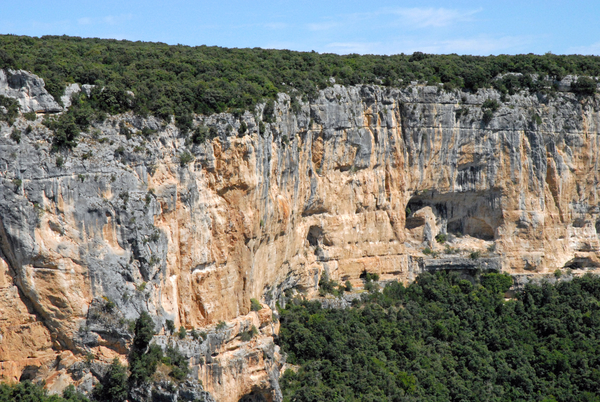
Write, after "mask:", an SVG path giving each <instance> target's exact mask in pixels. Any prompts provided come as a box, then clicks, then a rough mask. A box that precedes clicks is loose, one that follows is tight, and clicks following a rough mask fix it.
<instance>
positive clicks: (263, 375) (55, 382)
mask: <svg viewBox="0 0 600 402" xmlns="http://www.w3.org/2000/svg"><path fill="white" fill-rule="evenodd" d="M15 77H16V78H15ZM17 78H18V79H17ZM563 87H564V85H563ZM78 90H79V86H73V85H71V86H70V87H69V93H73V92H77V91H78ZM0 94H1V95H5V96H8V97H13V98H15V99H17V100H18V101H19V105H20V108H21V111H22V112H29V111H35V112H37V113H38V116H37V119H36V120H35V121H27V120H26V119H25V118H24V117H20V118H18V119H17V120H16V121H15V123H14V125H13V126H9V125H8V124H7V123H6V122H4V123H2V124H1V126H0V127H1V128H0V250H1V253H0V314H1V316H0V377H1V378H2V379H3V380H18V379H26V378H32V379H41V378H45V379H46V380H47V384H48V386H49V387H50V388H51V389H52V390H56V391H59V390H60V389H62V388H64V387H65V386H66V385H68V384H69V383H72V382H74V383H75V384H77V385H78V386H79V387H80V388H81V389H89V388H90V387H91V386H92V384H93V383H94V382H95V381H96V380H95V377H94V376H95V375H97V373H96V374H95V373H94V370H93V369H90V368H85V369H82V368H81V361H82V359H83V357H84V356H85V354H87V353H93V354H94V355H95V356H96V357H97V359H98V361H99V362H105V363H106V362H108V361H110V359H111V358H113V357H114V356H123V355H124V354H125V353H126V351H127V346H128V342H129V341H130V339H131V334H130V333H129V331H128V320H133V319H135V318H136V317H137V316H138V315H139V314H140V312H141V311H148V312H150V314H151V315H152V316H153V317H154V318H155V322H156V328H157V331H160V333H161V334H162V335H159V336H157V340H156V341H157V342H158V343H159V344H161V345H164V346H166V345H168V344H169V343H177V344H178V345H179V346H180V348H181V349H182V351H183V352H184V354H186V356H187V357H188V358H190V359H191V363H192V366H193V368H194V370H193V376H192V377H194V378H196V379H200V380H202V382H203V384H204V388H205V389H206V390H208V391H209V392H210V393H211V394H212V395H213V397H214V398H215V399H216V400H218V401H237V400H239V399H240V398H243V397H245V398H246V399H247V400H251V398H255V399H256V398H265V399H267V400H278V399H280V393H279V392H278V385H277V377H278V372H279V371H278V370H280V368H281V365H282V364H283V360H284V359H283V358H282V356H281V355H280V353H279V351H278V347H277V346H275V345H274V344H273V337H272V336H273V334H274V333H276V332H277V330H278V326H277V323H276V321H273V320H272V317H271V316H272V312H271V309H270V308H269V307H267V306H270V307H271V308H274V307H275V303H276V302H277V301H280V302H281V303H283V302H284V292H289V290H288V289H290V290H291V291H292V292H304V293H305V294H306V295H307V296H308V297H311V296H313V295H315V294H316V292H317V290H318V282H319V279H320V278H321V276H322V275H323V274H324V272H327V274H328V276H329V277H330V278H332V279H335V280H339V281H346V280H349V281H350V282H352V283H353V284H354V286H355V287H360V286H361V284H362V281H361V275H362V274H363V273H364V272H369V273H378V274H379V275H380V278H381V279H382V280H391V279H397V280H400V281H404V282H407V281H410V280H412V279H413V278H414V277H415V276H416V275H417V274H419V273H420V272H422V271H423V270H427V269H478V268H479V269H495V270H502V271H504V272H508V273H511V274H515V275H543V274H548V273H553V272H554V271H555V270H556V269H558V268H570V269H573V270H576V271H577V272H579V271H581V272H583V271H587V270H597V269H598V267H599V266H600V260H599V259H598V251H599V246H600V244H599V240H598V230H600V207H599V199H598V195H599V193H598V181H599V173H598V155H599V146H600V142H599V136H598V132H599V129H598V125H599V121H600V113H599V111H598V110H599V105H600V104H599V102H600V98H598V97H597V96H595V97H578V96H576V95H574V94H573V93H569V92H558V93H554V94H548V95H544V94H528V93H526V92H522V93H521V94H517V95H512V96H505V97H501V95H500V94H499V93H498V92H496V91H493V90H479V91H478V92H477V93H476V94H472V93H465V92H460V91H454V92H445V91H444V90H442V88H439V87H435V86H419V85H411V86H409V87H407V88H405V89H391V88H385V87H377V86H355V87H341V86H337V85H336V86H334V87H331V88H327V89H325V90H322V91H320V93H319V97H318V98H317V99H315V100H312V101H306V102H301V103H300V107H299V108H298V107H297V106H296V103H295V102H291V100H290V97H289V96H288V95H285V94H280V95H279V98H278V101H277V102H276V103H275V113H274V115H273V116H263V115H262V114H263V107H262V106H258V107H257V109H256V110H255V112H254V113H250V112H246V113H245V114H243V115H242V116H233V115H231V114H226V113H224V114H217V115H212V116H196V117H195V122H194V124H195V125H197V126H204V127H207V128H210V129H211V131H212V133H214V134H217V136H216V138H214V139H212V140H209V141H207V142H205V143H202V144H194V143H193V142H192V141H190V140H189V135H182V134H181V133H180V132H179V130H178V129H177V128H176V126H175V125H174V124H172V123H171V122H163V121H160V120H158V119H156V118H154V117H152V116H150V117H147V118H142V117H139V116H134V115H131V114H123V115H118V116H110V117H108V118H107V119H106V120H105V121H103V122H102V123H96V124H94V126H93V127H92V128H91V129H90V132H89V133H86V134H84V135H82V137H81V138H80V141H79V145H78V146H77V147H76V148H74V149H73V150H72V151H66V150H61V151H57V152H53V151H52V150H51V141H52V133H51V132H50V131H49V130H48V129H47V128H46V127H45V126H43V125H42V124H41V122H42V119H43V116H44V115H48V114H51V113H56V112H60V111H61V110H63V108H62V107H61V106H60V105H59V104H58V103H56V101H55V100H54V99H52V97H51V96H50V95H49V94H48V93H47V92H46V91H45V89H44V88H43V80H41V79H40V78H38V77H36V76H34V75H32V74H29V73H27V72H24V71H19V72H14V71H11V72H0ZM489 100H495V101H497V102H498V105H499V107H498V108H497V110H495V111H491V110H490V111H489V112H486V110H487V109H486V103H484V102H486V101H489ZM64 104H66V105H67V106H68V104H69V103H68V102H64ZM488 104H489V102H488ZM292 105H294V106H292ZM482 106H483V107H482ZM242 123H244V124H242ZM28 126H30V128H29V129H27V127H28ZM123 127H125V128H126V129H127V130H124V129H123ZM144 128H146V129H147V130H145V134H142V130H143V129H144ZM244 128H245V129H246V130H245V131H244ZM14 129H18V130H21V131H22V135H21V138H20V140H19V142H16V141H15V140H14V139H13V138H12V137H11V133H12V132H13V130H14ZM148 129H150V130H154V131H149V130H148ZM124 132H125V133H131V134H128V135H123V133H124ZM148 133H149V134H148ZM436 236H437V239H438V240H436ZM444 241H445V242H444ZM250 298H257V299H260V300H261V301H262V302H263V303H264V308H263V309H262V310H260V311H258V312H251V311H250ZM108 303H112V304H114V308H111V309H107V308H105V307H106V305H107V304H108ZM109 310H110V311H109ZM166 320H173V321H174V322H175V325H176V327H177V328H179V326H184V327H186V328H187V329H188V330H189V329H192V328H197V329H199V330H200V329H203V330H204V331H206V332H208V336H207V338H206V340H200V341H193V340H192V339H191V338H189V337H188V338H186V339H185V340H183V341H181V340H178V339H177V338H176V337H172V336H167V335H165V332H164V329H163V328H164V325H165V322H166ZM219 321H224V322H225V323H226V325H227V326H226V329H223V328H221V329H220V330H217V329H215V325H216V324H217V323H218V322H219ZM252 325H254V326H255V327H256V328H257V329H258V335H257V336H256V337H255V338H253V339H252V340H250V341H247V342H244V341H242V340H241V339H240V335H241V334H242V333H243V332H245V331H248V330H249V328H250V327H251V326H252Z"/></svg>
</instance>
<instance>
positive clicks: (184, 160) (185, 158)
mask: <svg viewBox="0 0 600 402" xmlns="http://www.w3.org/2000/svg"><path fill="white" fill-rule="evenodd" d="M193 160H194V155H192V154H191V153H189V152H187V151H185V152H184V153H182V154H181V155H179V164H180V165H181V166H182V167H183V166H185V165H187V164H188V163H190V162H191V161H193Z"/></svg>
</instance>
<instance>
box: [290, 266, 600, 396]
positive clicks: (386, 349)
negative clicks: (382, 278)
mask: <svg viewBox="0 0 600 402" xmlns="http://www.w3.org/2000/svg"><path fill="white" fill-rule="evenodd" d="M511 283H512V279H511V277H510V276H508V275H507V274H486V275H481V276H480V277H478V278H477V280H475V281H469V280H466V279H461V277H460V276H459V275H458V274H456V273H447V272H437V273H435V274H430V273H425V274H422V275H421V276H420V277H418V278H417V280H416V281H415V282H414V283H412V284H410V285H409V286H408V287H404V286H403V285H402V284H400V283H398V282H392V283H390V284H388V285H387V286H386V287H385V288H384V289H383V291H382V292H377V291H374V292H371V293H368V294H365V296H364V297H363V298H362V299H361V300H360V301H357V303H355V306H354V307H353V308H349V309H324V308H322V307H321V304H320V303H319V302H318V301H315V302H309V301H301V300H299V299H292V302H291V303H289V304H288V306H287V308H286V309H283V310H281V311H280V313H281V318H280V320H281V330H280V338H279V343H280V345H281V346H282V350H283V351H284V352H286V353H288V362H289V363H292V364H294V365H297V366H298V370H297V371H294V370H291V369H290V370H287V371H286V372H285V373H284V375H283V378H282V380H281V386H282V389H283V394H284V401H294V402H305V401H306V402H308V401H315V402H316V401H331V402H334V401H546V402H549V401H600V395H599V394H598V390H599V389H600V354H598V351H599V350H600V277H597V276H591V275H586V276H584V277H581V278H575V279H573V280H572V281H568V282H567V281H564V282H559V283H557V284H555V285H554V284H550V283H543V284H542V285H539V286H538V285H527V286H526V287H525V288H524V289H523V290H522V291H521V292H519V293H518V294H517V295H516V297H515V298H514V299H512V300H509V301H505V300H504V292H505V291H506V290H507V289H508V287H510V286H511Z"/></svg>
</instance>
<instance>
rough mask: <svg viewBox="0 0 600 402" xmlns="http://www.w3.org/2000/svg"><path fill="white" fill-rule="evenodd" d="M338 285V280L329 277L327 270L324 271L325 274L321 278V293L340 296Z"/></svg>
mask: <svg viewBox="0 0 600 402" xmlns="http://www.w3.org/2000/svg"><path fill="white" fill-rule="evenodd" d="M338 286H339V285H338V283H337V282H336V281H334V280H331V279H329V274H328V273H327V271H323V275H322V276H321V278H320V279H319V295H321V296H325V295H326V294H328V293H331V294H332V295H334V296H339V291H338V289H337V288H338Z"/></svg>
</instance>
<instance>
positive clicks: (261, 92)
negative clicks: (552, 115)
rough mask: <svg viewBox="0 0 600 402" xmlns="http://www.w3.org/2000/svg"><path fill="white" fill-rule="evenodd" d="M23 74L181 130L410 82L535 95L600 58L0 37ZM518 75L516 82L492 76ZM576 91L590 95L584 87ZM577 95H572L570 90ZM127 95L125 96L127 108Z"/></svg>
mask: <svg viewBox="0 0 600 402" xmlns="http://www.w3.org/2000/svg"><path fill="white" fill-rule="evenodd" d="M6 68H13V69H24V70H28V71H31V72H33V73H35V74H37V75H39V76H40V77H42V78H44V79H45V80H46V87H47V88H48V89H49V91H50V93H51V94H52V95H54V97H55V98H56V99H59V97H60V95H61V94H62V93H63V90H64V88H65V85H66V84H67V83H71V82H77V83H80V84H95V85H98V86H100V87H103V88H104V91H103V92H102V94H101V95H100V94H98V103H97V104H98V106H99V107H101V108H102V110H104V111H105V112H110V113H116V112H120V111H123V110H127V109H130V108H131V109H133V110H134V111H136V112H138V113H141V114H147V113H152V114H154V115H157V116H160V117H167V116H170V115H176V116H177V118H178V120H179V121H181V122H183V123H185V121H186V120H187V116H188V115H189V114H190V113H192V112H196V113H203V114H210V113H213V112H221V111H225V110H236V109H248V108H251V107H252V106H254V105H255V104H256V103H257V102H259V101H261V100H263V99H266V98H275V96H276V94H277V93H278V92H288V93H296V94H298V95H302V96H309V97H312V96H315V95H316V94H317V90H318V89H322V88H325V87H327V86H329V85H331V81H330V77H333V78H335V81H336V82H337V83H339V84H344V85H355V84H383V85H390V86H396V87H399V86H404V85H407V84H409V83H410V82H411V81H414V80H419V81H427V82H429V83H431V84H433V83H444V84H445V85H446V87H449V88H456V87H460V88H466V89H470V90H475V89H477V88H481V87H485V86H492V85H493V86H495V87H497V88H498V89H500V90H501V91H503V92H513V91H515V90H518V89H519V88H530V89H532V90H539V89H543V88H548V87H549V86H551V83H548V82H543V81H542V80H539V81H537V80H532V77H531V76H530V75H531V74H538V75H539V76H540V77H546V76H548V77H550V79H560V78H561V77H563V76H564V75H566V74H576V75H585V76H599V75H600V57H596V56H578V55H571V56H558V55H553V54H546V55H543V56H540V55H533V54H528V55H516V56H508V55H501V56H488V57H478V56H458V55H455V54H452V55H428V54H423V53H420V52H415V53H414V54H412V55H404V54H400V55H394V56H374V55H366V56H360V55H356V54H353V55H346V56H339V55H334V54H318V53H315V52H293V51H289V50H266V49H259V48H254V49H227V48H220V47H208V46H198V47H189V46H183V45H177V46H169V45H166V44H164V43H148V42H129V41H117V40H111V39H82V38H78V37H68V36H43V37H41V38H32V37H26V36H14V35H2V36H0V69H6ZM509 72H513V73H522V74H525V76H524V77H514V76H509V77H505V78H504V79H503V80H499V81H497V80H494V78H495V77H497V76H498V75H499V74H504V73H509ZM581 85H582V88H581V90H582V91H584V92H586V91H589V90H590V88H592V87H593V86H592V85H590V82H582V83H581ZM574 89H575V90H578V87H577V86H575V88H574ZM126 91H132V92H133V93H134V95H135V100H134V101H132V100H131V99H130V98H129V96H128V94H127V92H126Z"/></svg>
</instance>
